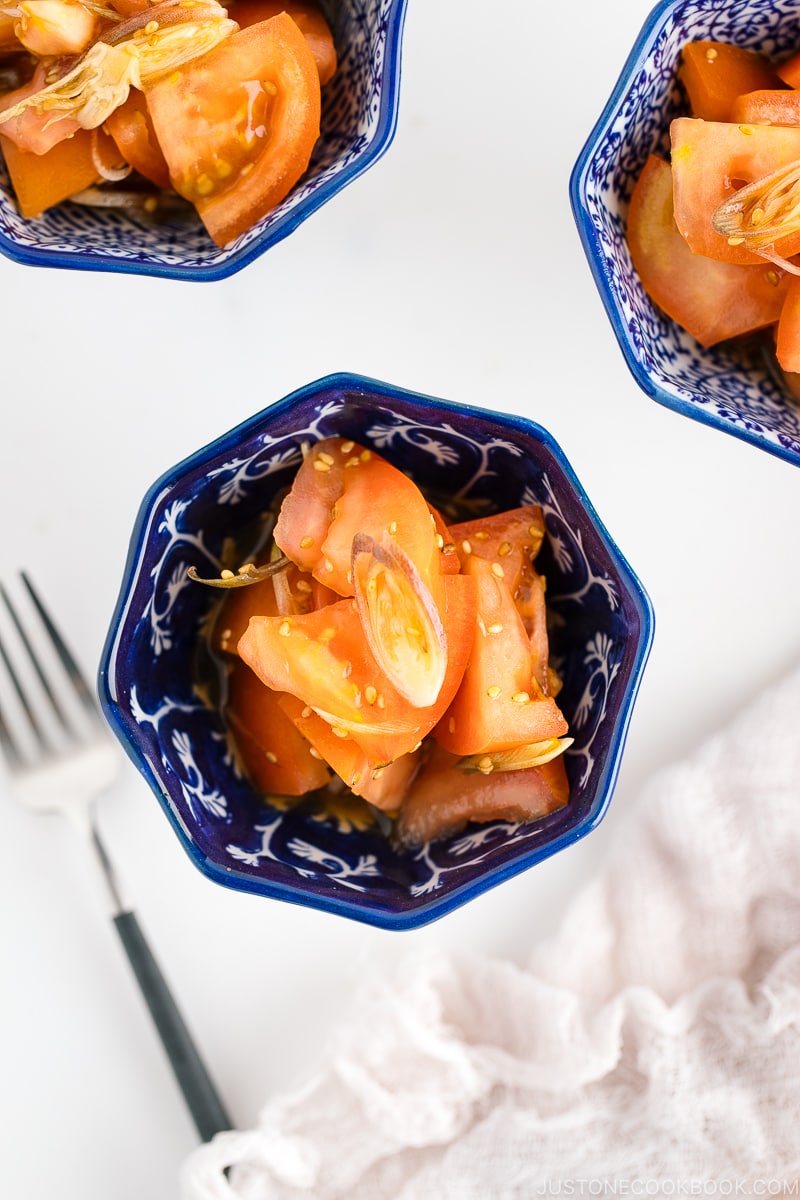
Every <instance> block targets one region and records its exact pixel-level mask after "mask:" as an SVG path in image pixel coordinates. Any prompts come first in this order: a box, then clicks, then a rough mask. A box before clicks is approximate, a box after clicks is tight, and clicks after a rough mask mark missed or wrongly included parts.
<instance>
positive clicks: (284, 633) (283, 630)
mask: <svg viewBox="0 0 800 1200" xmlns="http://www.w3.org/2000/svg"><path fill="white" fill-rule="evenodd" d="M291 632H292V627H291V625H290V624H289V622H288V621H281V624H280V627H279V629H278V633H279V634H280V635H281V637H288V636H289V634H290V633H291Z"/></svg>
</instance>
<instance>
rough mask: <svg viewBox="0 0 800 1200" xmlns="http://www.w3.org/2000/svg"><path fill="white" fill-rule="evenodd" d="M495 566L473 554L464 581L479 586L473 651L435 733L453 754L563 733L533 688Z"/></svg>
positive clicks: (515, 617) (525, 649) (514, 614)
mask: <svg viewBox="0 0 800 1200" xmlns="http://www.w3.org/2000/svg"><path fill="white" fill-rule="evenodd" d="M493 566H494V564H493V563H491V562H489V561H488V560H485V559H481V558H478V557H477V556H475V555H471V556H470V558H469V560H468V562H467V574H466V575H465V576H464V577H465V578H473V579H475V581H476V584H477V615H476V620H475V625H474V628H473V640H472V647H471V650H470V655H469V661H468V663H467V667H466V670H465V671H464V676H463V678H462V681H461V685H460V687H459V689H458V691H457V693H456V695H455V697H454V699H453V702H452V704H451V705H450V706H449V708H448V709H447V712H446V713H445V714H444V716H443V718H442V720H441V721H440V722H439V723H438V724H437V726H436V728H435V730H434V737H435V738H436V740H437V741H438V742H439V744H440V745H441V746H443V747H444V748H445V749H446V750H449V751H450V752H451V753H453V754H459V755H468V754H487V753H491V752H492V751H496V750H509V749H512V748H513V747H515V746H522V745H526V744H528V743H530V742H539V741H544V740H545V739H547V738H557V737H562V736H563V735H564V734H565V733H566V732H567V722H566V721H565V719H564V716H563V714H562V713H561V711H560V709H559V708H558V705H557V704H556V703H555V700H554V699H553V698H552V697H550V696H545V695H543V694H542V691H541V688H540V687H538V686H537V682H536V680H535V678H534V675H533V660H532V652H531V645H530V640H529V638H528V634H527V631H526V629H525V627H524V625H523V622H522V618H521V617H520V615H519V612H518V611H517V608H516V605H515V603H514V599H513V597H512V595H511V593H510V591H509V589H508V587H507V586H506V584H505V581H504V579H502V578H499V577H498V576H497V574H496V573H495V571H494V570H493ZM454 578H458V576H455V577H454Z"/></svg>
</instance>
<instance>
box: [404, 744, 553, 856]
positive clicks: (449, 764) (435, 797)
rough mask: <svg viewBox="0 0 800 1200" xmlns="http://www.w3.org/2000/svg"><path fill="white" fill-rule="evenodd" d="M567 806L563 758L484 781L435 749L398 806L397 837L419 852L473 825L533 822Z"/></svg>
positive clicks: (483, 778)
mask: <svg viewBox="0 0 800 1200" xmlns="http://www.w3.org/2000/svg"><path fill="white" fill-rule="evenodd" d="M568 800H569V782H568V780H567V773H566V768H565V765H564V759H563V757H560V758H555V759H553V760H552V761H551V762H548V763H545V764H544V765H543V766H541V767H528V768H527V769H525V770H522V771H498V772H494V773H492V774H491V775H489V776H484V775H481V774H480V773H476V772H467V771H464V770H463V769H462V768H461V766H460V765H459V759H458V758H457V757H456V756H455V755H453V754H450V753H448V751H446V750H444V749H443V748H442V747H441V746H439V747H435V748H434V749H433V751H432V753H431V755H430V757H429V759H428V761H427V763H426V764H425V766H424V767H423V768H422V770H421V771H420V772H419V774H418V775H417V777H416V778H415V779H414V781H413V782H412V783H411V785H410V787H409V790H408V793H407V795H406V797H405V799H404V800H403V803H402V806H401V808H400V813H399V818H398V835H399V838H400V840H401V841H402V842H403V843H405V844H406V845H409V846H419V845H422V844H423V843H425V842H429V841H433V840H434V839H436V838H441V837H446V836H449V835H452V834H454V833H458V832H459V831H460V830H461V829H463V828H464V826H465V825H467V824H468V823H469V822H472V821H474V822H477V823H484V822H487V821H532V820H535V819H536V818H537V817H543V816H546V815H547V813H551V812H555V811H556V810H557V809H559V808H563V807H564V805H565V804H566V803H567V801H568Z"/></svg>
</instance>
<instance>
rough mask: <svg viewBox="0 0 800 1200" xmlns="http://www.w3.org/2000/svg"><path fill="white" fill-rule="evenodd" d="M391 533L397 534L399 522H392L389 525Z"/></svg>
mask: <svg viewBox="0 0 800 1200" xmlns="http://www.w3.org/2000/svg"><path fill="white" fill-rule="evenodd" d="M389 533H391V534H395V533H397V521H392V522H390V524H389Z"/></svg>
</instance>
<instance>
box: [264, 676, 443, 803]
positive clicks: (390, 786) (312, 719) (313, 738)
mask: <svg viewBox="0 0 800 1200" xmlns="http://www.w3.org/2000/svg"><path fill="white" fill-rule="evenodd" d="M280 703H281V707H282V708H283V710H284V712H285V713H286V714H287V716H288V717H289V718H290V720H291V721H293V723H294V724H295V726H296V728H297V729H298V730H299V731H300V733H302V735H303V737H304V738H306V739H307V740H308V742H309V743H310V744H311V745H312V746H313V747H314V749H315V750H316V752H317V753H318V754H319V756H320V758H321V759H322V760H323V761H324V762H326V763H327V764H328V766H329V767H331V768H332V769H333V770H334V771H335V772H336V774H337V775H338V776H339V778H340V779H341V780H342V781H343V782H344V783H346V784H347V786H348V787H349V788H350V790H351V791H352V792H354V793H355V795H357V796H361V797H362V798H363V799H364V800H368V801H369V803H370V804H373V805H374V806H375V807H376V808H380V809H382V810H383V811H384V812H387V813H395V812H396V811H397V810H398V809H399V807H400V802H401V800H402V798H403V796H404V795H405V792H406V789H407V787H408V784H409V783H410V781H411V779H412V778H413V776H414V775H415V774H416V772H417V769H418V766H419V762H420V758H419V755H420V751H419V750H412V751H410V752H408V753H406V754H403V755H401V756H400V758H397V759H395V760H394V761H393V762H388V763H385V764H379V765H377V766H376V765H375V764H374V762H373V761H372V759H371V757H370V755H369V754H368V753H367V752H366V751H365V750H363V749H362V748H361V746H360V745H359V744H358V742H357V741H356V740H355V739H354V738H352V737H342V736H341V734H342V730H334V728H333V727H332V726H331V725H329V724H328V722H327V721H324V720H323V719H322V717H320V716H319V715H318V714H317V713H315V712H314V711H313V709H311V708H310V707H309V706H308V705H304V704H303V702H302V701H301V700H298V699H297V697H296V696H288V695H284V696H283V697H282V698H281V702H280Z"/></svg>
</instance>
